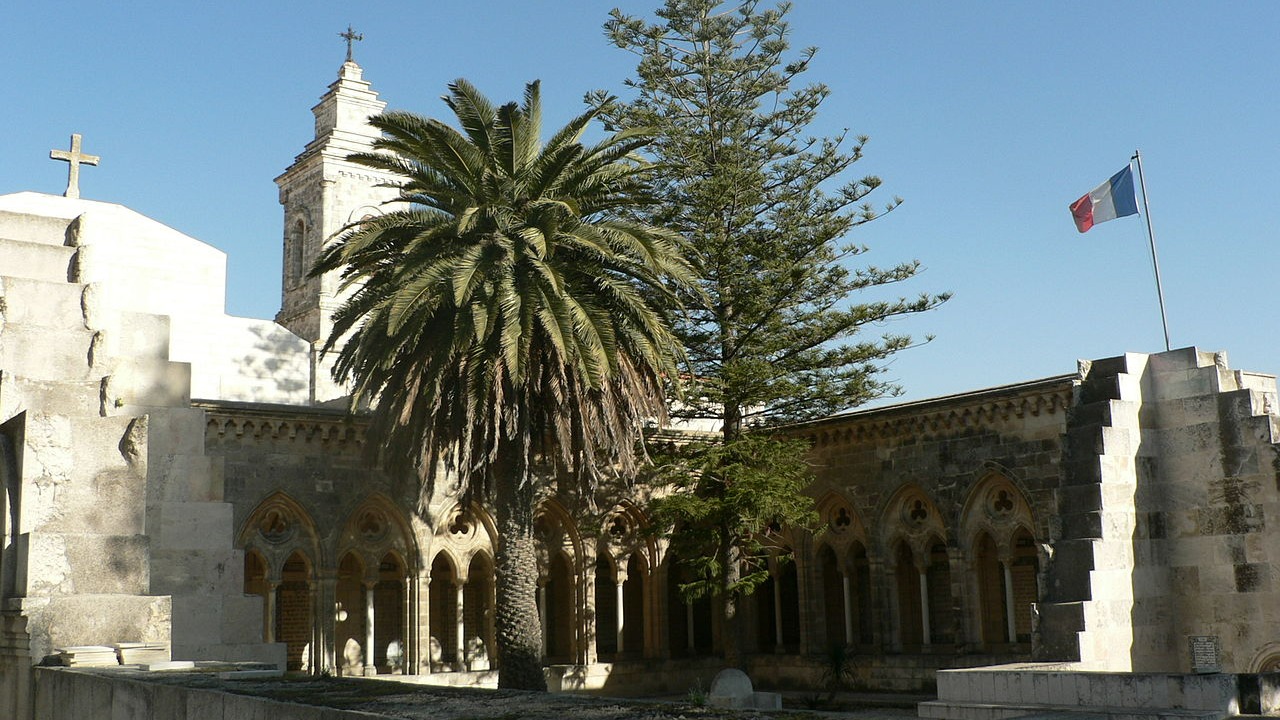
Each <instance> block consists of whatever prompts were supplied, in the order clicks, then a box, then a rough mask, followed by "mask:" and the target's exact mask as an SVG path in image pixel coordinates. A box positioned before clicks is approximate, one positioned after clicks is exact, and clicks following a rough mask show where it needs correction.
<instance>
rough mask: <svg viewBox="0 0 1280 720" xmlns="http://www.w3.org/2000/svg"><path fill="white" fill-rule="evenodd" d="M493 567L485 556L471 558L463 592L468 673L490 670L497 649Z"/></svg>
mask: <svg viewBox="0 0 1280 720" xmlns="http://www.w3.org/2000/svg"><path fill="white" fill-rule="evenodd" d="M493 593H494V585H493V563H491V562H490V561H489V557H488V556H487V555H485V554H483V553H477V554H476V555H475V556H474V557H472V558H471V564H470V565H469V566H468V567H467V585H466V588H465V589H464V591H463V604H464V612H463V616H464V617H463V621H462V626H463V630H464V633H465V635H466V641H465V643H464V644H463V648H464V651H465V652H466V662H467V669H469V670H472V671H478V670H488V669H489V668H490V665H491V663H492V658H493V648H494V629H493V602H494V594H493Z"/></svg>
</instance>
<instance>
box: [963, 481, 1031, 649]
mask: <svg viewBox="0 0 1280 720" xmlns="http://www.w3.org/2000/svg"><path fill="white" fill-rule="evenodd" d="M1035 527H1037V525H1036V520H1035V517H1034V515H1033V513H1032V509H1031V504H1030V503H1029V502H1028V501H1027V497H1026V494H1025V493H1024V492H1023V490H1022V488H1021V487H1020V486H1019V484H1018V483H1016V482H1015V481H1014V480H1013V479H1012V478H1011V477H1010V476H1009V475H1007V474H1005V473H1003V472H999V471H997V470H995V469H992V468H985V469H984V470H983V474H982V475H981V477H980V478H979V480H978V481H977V482H976V483H974V485H973V487H972V488H970V490H969V493H968V495H967V497H966V498H965V502H964V505H963V506H962V508H961V512H960V530H959V533H958V534H959V538H958V539H959V544H960V548H961V552H962V553H963V555H964V557H965V560H966V561H967V563H968V566H969V569H970V571H971V572H970V573H969V575H970V583H969V584H968V585H969V587H968V588H967V591H966V593H965V594H966V596H967V599H968V605H969V606H970V608H971V609H970V611H969V617H970V618H973V619H974V620H975V621H976V622H975V623H974V624H975V626H976V628H977V630H978V631H979V633H980V641H981V643H982V645H983V646H985V647H986V648H987V649H988V650H992V649H994V648H996V647H997V646H1000V645H1007V644H1010V643H1029V642H1030V641H1031V605H1033V604H1034V603H1036V602H1037V601H1038V598H1039V587H1038V578H1039V565H1040V563H1039V557H1038V551H1037V543H1036V542H1035V534H1034V528H1035Z"/></svg>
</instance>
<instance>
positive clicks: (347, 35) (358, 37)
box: [338, 25, 364, 62]
mask: <svg viewBox="0 0 1280 720" xmlns="http://www.w3.org/2000/svg"><path fill="white" fill-rule="evenodd" d="M338 37H340V38H342V39H343V40H346V41H347V62H355V61H354V60H352V59H351V43H353V42H360V41H362V40H364V35H363V34H361V33H358V32H356V31H355V30H352V29H351V25H347V31H346V32H340V33H338Z"/></svg>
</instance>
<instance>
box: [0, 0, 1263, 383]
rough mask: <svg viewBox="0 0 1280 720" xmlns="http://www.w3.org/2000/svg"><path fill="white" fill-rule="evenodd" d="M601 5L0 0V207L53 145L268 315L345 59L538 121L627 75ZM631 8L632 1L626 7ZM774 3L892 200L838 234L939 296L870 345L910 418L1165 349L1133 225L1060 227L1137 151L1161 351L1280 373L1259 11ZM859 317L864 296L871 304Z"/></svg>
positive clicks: (834, 120) (97, 187)
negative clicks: (216, 255)
mask: <svg viewBox="0 0 1280 720" xmlns="http://www.w3.org/2000/svg"><path fill="white" fill-rule="evenodd" d="M615 5H620V3H619V2H618V1H617V0H607V1H602V2H596V1H595V0H577V1H575V2H564V1H561V2H553V1H552V0H523V1H515V0H501V1H498V0H493V1H486V0H469V1H464V0H433V2H430V3H426V2H405V1H402V0H384V1H383V2H377V3H353V2H330V1H327V0H319V1H316V2H305V3H303V2H255V3H245V2H238V1H235V0H230V1H228V2H222V3H198V4H197V3H174V2H163V3H161V2H120V3H104V2H87V1H84V2H67V1H62V0H44V1H42V2H35V1H34V0H14V1H13V2H8V3H4V4H2V5H0V28H3V29H4V36H5V40H4V42H3V43H0V63H3V67H4V68H5V69H6V79H5V89H4V91H3V96H4V98H5V102H4V103H3V109H2V110H0V193H8V192H16V191H21V190H35V191H41V192H48V193H55V194H57V193H61V192H62V190H63V188H64V187H65V183H66V165H65V164H63V163H56V162H53V161H51V160H49V158H48V153H49V150H50V149H51V148H65V147H66V146H67V142H68V137H69V135H70V134H71V133H72V132H79V133H82V134H83V135H84V150H85V152H88V153H93V154H97V155H100V156H102V164H101V166H99V167H96V168H87V169H85V170H84V171H83V172H82V175H81V188H82V193H83V196H84V197H86V198H89V199H95V200H104V201H109V202H117V203H121V204H123V205H127V206H129V207H131V208H133V209H135V210H137V211H139V212H142V213H144V214H146V215H149V216H151V217H154V218H156V219H158V220H160V221H162V222H165V223H166V224H168V225H171V226H172V227H174V228H177V229H178V230H181V231H183V232H185V233H187V234H189V235H192V236H194V237H196V238H199V239H201V240H203V241H205V242H208V243H210V244H211V245H214V246H216V247H218V248H220V249H222V250H224V251H226V252H227V253H228V255H229V266H228V276H229V280H228V286H229V288H228V309H229V311H230V312H232V313H233V314H237V315H246V316H252V317H271V316H273V315H274V313H275V311H276V309H277V308H278V306H279V300H280V235H281V227H280V226H281V211H280V207H279V205H278V202H277V195H276V188H275V186H274V184H273V182H272V179H273V178H274V177H276V176H277V175H279V174H280V173H281V172H282V171H283V170H284V169H285V168H286V167H287V166H288V165H289V163H290V162H291V161H292V159H293V157H294V155H295V154H297V153H298V152H299V151H301V149H302V147H303V146H304V145H305V144H306V142H307V141H308V140H309V139H311V136H312V133H313V128H312V117H311V113H310V108H311V106H312V105H313V104H314V103H315V102H316V100H317V99H318V97H319V95H320V94H321V93H323V92H324V90H325V88H326V87H327V85H328V84H329V83H330V82H331V81H333V80H334V78H335V77H336V72H337V70H338V67H339V65H340V64H341V62H342V60H343V56H344V52H345V47H344V44H343V41H342V40H341V39H340V38H338V36H337V33H338V32H340V31H342V30H343V29H345V28H346V26H347V24H348V23H350V24H352V25H354V26H355V28H356V29H357V31H360V32H362V33H363V34H364V37H365V40H364V42H362V43H359V44H358V45H357V47H356V60H357V61H358V62H359V63H360V64H361V65H362V66H363V68H364V71H365V78H366V79H367V80H369V81H371V82H372V83H373V87H374V89H375V90H377V91H378V92H379V93H380V94H381V96H382V99H383V100H386V101H387V102H388V103H389V104H390V105H391V107H393V108H399V109H407V110H414V111H417V112H422V113H426V114H441V113H442V112H443V111H444V108H443V106H442V105H441V103H440V102H439V100H438V97H439V96H440V95H441V94H442V93H443V92H444V90H445V84H446V83H447V82H449V81H450V80H452V79H454V78H457V77H466V78H468V79H470V80H471V81H473V82H474V83H476V84H477V85H478V86H479V87H480V88H481V89H482V90H483V91H485V92H486V93H487V94H488V95H489V96H490V97H492V98H494V99H497V100H505V99H510V98H516V97H518V95H519V93H520V90H521V88H522V87H523V84H524V83H525V82H526V81H528V80H532V79H535V78H539V79H541V80H542V81H543V92H544V102H545V104H546V107H547V113H546V115H547V116H546V118H545V120H546V123H547V125H548V126H550V125H553V124H557V123H559V122H561V121H563V120H566V119H568V118H569V117H570V116H572V115H574V114H576V113H577V112H579V111H580V110H581V98H582V94H583V92H584V91H587V90H590V89H595V88H605V89H610V90H614V91H616V92H622V91H623V88H622V80H623V79H624V78H626V77H628V76H629V75H630V73H631V71H632V70H633V68H634V65H635V58H634V57H633V56H631V55H629V54H628V53H626V52H624V51H622V50H619V49H616V48H614V47H612V46H610V45H609V44H608V43H607V42H606V40H605V39H604V36H603V34H602V31H601V25H602V23H603V22H604V21H605V20H606V19H607V14H608V11H609V10H610V9H611V8H612V7H614V6H615ZM621 6H622V7H623V9H624V11H626V12H629V13H632V14H648V13H651V11H652V10H653V9H654V8H655V7H656V6H657V2H656V0H648V1H642V2H630V1H628V2H627V3H625V4H621ZM1107 9H1108V14H1109V16H1110V17H1108V18H1107V21H1106V22H1105V23H1102V22H1100V21H1099V17H1098V16H1097V15H1096V14H1094V13H1092V12H1091V11H1087V10H1086V9H1085V8H1083V7H1082V6H1081V5H1080V4H1079V3H1068V2H1022V1H1013V0H1008V1H1003V0H993V1H990V2H982V3H953V2H941V1H939V2H919V1H916V0H902V1H899V2H876V3H869V2H855V1H850V0H839V1H836V0H829V1H827V0H824V1H821V2H818V1H815V0H798V2H796V7H795V8H794V10H793V12H792V15H791V20H792V40H793V45H794V46H796V47H801V46H808V45H816V46H818V47H819V48H820V51H819V53H818V56H817V60H816V61H815V63H814V64H813V67H812V70H811V71H810V72H809V73H807V75H808V79H809V80H810V81H813V82H823V83H825V84H827V85H829V86H830V87H831V89H832V95H831V97H830V99H829V101H828V102H827V104H826V105H825V106H824V109H823V112H822V115H821V117H820V120H819V122H818V124H817V125H815V126H814V128H813V129H814V131H815V132H820V133H823V134H830V133H834V132H837V131H839V130H840V129H842V128H846V127H847V128H849V129H850V130H851V131H852V132H853V133H855V134H866V135H869V136H871V142H870V144H869V145H868V147H867V153H866V156H865V158H864V159H863V160H862V161H861V162H860V163H859V164H858V165H856V166H855V172H856V173H857V174H858V175H863V174H875V175H879V176H880V177H881V178H882V179H883V180H884V186H883V187H882V188H881V189H880V190H879V191H877V194H879V197H878V198H876V196H874V195H873V199H876V200H877V202H878V203H881V204H882V203H884V202H887V201H888V200H889V199H890V198H891V197H892V196H894V195H898V196H901V197H902V198H904V200H905V202H904V203H903V205H902V206H901V207H900V208H899V209H897V210H896V211H894V212H893V213H891V214H889V215H886V216H884V217H883V218H881V219H879V220H877V221H875V222H874V223H872V224H871V225H869V226H866V227H864V228H861V229H860V230H858V231H857V232H856V233H855V234H854V236H853V237H852V238H851V239H852V240H855V241H857V242H861V243H864V244H866V245H868V246H870V248H871V251H870V252H869V253H868V254H867V255H866V256H864V257H865V259H866V260H867V261H868V262H874V263H879V264H886V265H887V264H892V263H896V262H898V261H899V260H903V259H909V258H918V259H919V260H921V261H922V262H923V263H924V265H925V266H926V271H925V272H924V273H923V274H922V275H921V276H920V277H919V278H918V279H917V280H914V281H912V282H911V283H909V284H908V285H906V286H903V287H899V288H894V289H893V291H892V292H894V293H898V292H905V293H908V294H915V293H918V292H935V291H942V290H949V291H952V292H953V293H954V297H953V299H952V300H951V301H950V302H948V303H947V304H946V305H945V306H944V307H942V308H941V309H939V310H937V311H935V312H932V313H929V314H927V315H923V316H919V317H913V318H909V319H906V320H901V321H896V322H892V323H890V324H889V325H887V326H886V327H885V328H883V329H881V328H872V329H870V332H873V333H880V332H885V331H888V332H907V333H911V334H913V335H917V336H924V335H933V336H935V339H934V340H933V341H932V342H931V343H929V344H927V345H924V346H922V347H918V348H915V349H912V350H910V351H908V352H905V353H903V354H901V355H900V356H898V357H897V358H896V359H895V360H894V361H893V362H892V364H891V365H890V367H889V369H888V375H887V376H888V377H889V378H891V379H894V380H897V381H898V382H900V383H901V384H902V385H903V386H904V390H905V394H904V396H903V399H920V398H925V397H931V396H936V395H941V394H949V393H955V392H963V391H966V390H972V389H977V388H982V387H988V386H992V385H1000V384H1005V383H1012V382H1018V381H1022V380H1029V379H1034V378H1039V377H1044V376H1049V375H1055V374H1059V373H1067V372H1073V371H1074V370H1075V361H1076V359H1077V358H1100V357H1109V356H1113V355H1117V354H1119V353H1122V352H1125V351H1138V352H1151V351H1158V350H1161V349H1163V346H1164V340H1163V335H1162V332H1161V328H1160V316H1159V309H1158V306H1157V303H1156V295H1155V289H1154V282H1153V278H1152V269H1151V259H1150V251H1149V248H1148V244H1147V236H1146V230H1145V225H1144V224H1143V221H1142V219H1141V218H1139V217H1130V218H1123V219H1120V220H1117V221H1114V222H1110V223H1106V224H1103V225H1100V226H1098V227H1096V228H1095V229H1093V230H1091V231H1090V232H1089V233H1087V234H1085V235H1080V234H1078V233H1077V232H1076V231H1075V228H1074V226H1073V225H1072V222H1071V218H1070V215H1069V213H1068V211H1067V205H1068V204H1069V203H1070V202H1071V201H1072V200H1074V199H1075V198H1077V197H1079V196H1080V195H1082V194H1084V193H1085V192H1087V191H1089V190H1090V189H1092V188H1093V187H1094V186H1095V185H1097V184H1098V183H1100V182H1102V181H1103V180H1105V179H1106V178H1107V177H1108V176H1110V175H1111V174H1112V173H1114V172H1116V171H1117V170H1119V169H1120V168H1122V167H1123V166H1124V164H1125V163H1126V161H1127V160H1128V158H1129V156H1130V155H1131V154H1132V153H1133V151H1134V149H1135V148H1139V149H1141V151H1142V154H1143V158H1144V167H1145V170H1146V181H1147V188H1148V190H1149V191H1150V196H1151V197H1150V201H1151V209H1152V219H1153V223H1154V226H1155V232H1156V240H1157V242H1158V244H1159V245H1158V247H1159V252H1160V261H1161V271H1162V276H1163V280H1164V289H1165V299H1166V304H1167V308H1168V315H1169V324H1170V331H1171V334H1172V340H1173V345H1174V347H1180V346H1187V345H1196V346H1199V347H1200V348H1201V349H1205V350H1227V351H1228V352H1229V353H1230V357H1231V364H1232V366H1233V367H1239V368H1244V369H1249V370H1257V371H1263V372H1275V371H1277V370H1280V341H1278V340H1277V334H1276V332H1275V321H1274V318H1273V315H1274V313H1275V302H1274V300H1272V299H1271V298H1273V297H1274V296H1275V290H1274V280H1275V258H1276V253H1275V251H1274V250H1273V247H1272V243H1273V242H1274V240H1275V238H1276V231H1275V226H1276V223H1275V222H1274V221H1273V220H1272V217H1273V208H1274V207H1275V205H1276V196H1277V190H1280V143H1277V141H1276V139H1275V137H1276V129H1277V118H1278V117H1280V93H1278V92H1277V91H1276V88H1278V87H1280V46H1277V45H1276V43H1275V28H1276V27H1278V26H1280V4H1273V3H1263V2H1255V3H1231V4H1217V3H1204V2H1154V1H1152V2H1117V3H1110V4H1108V8H1107ZM876 297H877V296H876V295H874V294H873V295H870V296H868V298H867V299H875V298H876Z"/></svg>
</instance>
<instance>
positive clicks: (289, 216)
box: [276, 36, 396, 348]
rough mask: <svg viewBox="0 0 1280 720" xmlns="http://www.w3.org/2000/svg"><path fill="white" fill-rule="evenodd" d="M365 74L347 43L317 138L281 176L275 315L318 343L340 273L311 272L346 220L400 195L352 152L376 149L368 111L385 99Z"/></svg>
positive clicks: (321, 107)
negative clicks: (280, 260)
mask: <svg viewBox="0 0 1280 720" xmlns="http://www.w3.org/2000/svg"><path fill="white" fill-rule="evenodd" d="M357 37H358V36H357ZM348 42H349V41H348ZM362 74H363V71H362V70H361V68H360V66H359V65H357V64H356V63H355V62H354V61H353V60H352V59H351V55H350V50H349V49H348V54H347V61H346V62H344V63H343V64H342V68H341V69H340V70H339V71H338V79H337V80H336V81H334V82H333V84H331V85H330V86H329V91H328V92H326V93H325V94H324V95H323V96H322V97H321V98H320V102H319V103H318V104H317V105H316V106H315V107H313V108H312V109H311V112H312V113H314V114H315V116H316V136H315V139H314V140H312V141H311V142H309V143H307V147H306V149H304V150H303V151H302V153H301V154H300V155H298V156H297V158H296V159H294V161H293V165H290V166H289V169H288V170H285V171H284V174H282V175H281V176H280V177H278V178H276V185H278V186H279V187H280V204H281V205H283V206H284V268H283V276H284V277H283V280H284V282H283V288H284V292H283V298H282V300H281V304H280V312H279V313H277V314H276V322H278V323H280V324H281V325H283V326H285V327H287V328H289V329H290V330H292V331H293V332H294V333H295V334H297V335H299V336H301V337H302V338H304V339H306V340H308V341H310V342H311V343H313V345H315V346H317V348H319V347H322V346H323V345H324V342H325V340H326V339H328V337H329V331H330V329H331V328H332V323H331V320H330V318H331V317H332V315H333V311H334V310H335V309H336V308H337V307H338V305H339V304H340V303H341V298H340V297H339V294H338V282H339V278H338V276H337V274H336V273H330V274H328V275H325V276H323V277H319V278H308V277H307V273H308V272H309V271H310V269H311V266H312V264H313V263H314V262H315V260H316V258H317V257H319V255H320V251H321V249H322V248H323V247H325V245H326V244H327V243H329V242H331V241H332V240H333V239H335V238H336V237H337V236H338V235H340V234H341V232H342V229H343V228H344V227H345V226H346V225H347V224H348V223H351V222H354V221H357V220H360V219H361V218H363V217H366V216H368V215H372V214H378V213H381V212H382V204H383V203H384V202H386V201H387V200H390V199H392V198H394V197H395V196H396V191H395V190H394V189H391V188H386V187H379V185H382V184H385V183H389V182H393V181H395V180H396V177H395V176H394V175H391V174H388V173H384V172H381V171H379V170H374V169H372V168H367V167H365V166H363V165H357V164H356V163H353V162H351V161H349V160H347V156H349V155H351V154H352V153H357V152H368V151H369V150H371V149H372V147H373V141H374V140H375V139H377V138H378V137H379V133H378V131H377V130H375V129H373V127H371V126H370V125H369V123H368V119H369V117H370V116H372V115H376V114H378V113H380V112H382V111H383V109H384V108H386V106H387V104H386V103H385V102H382V101H381V100H379V99H378V93H376V92H374V91H373V90H371V89H370V88H369V83H368V82H367V81H365V80H363V79H361V76H362Z"/></svg>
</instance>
